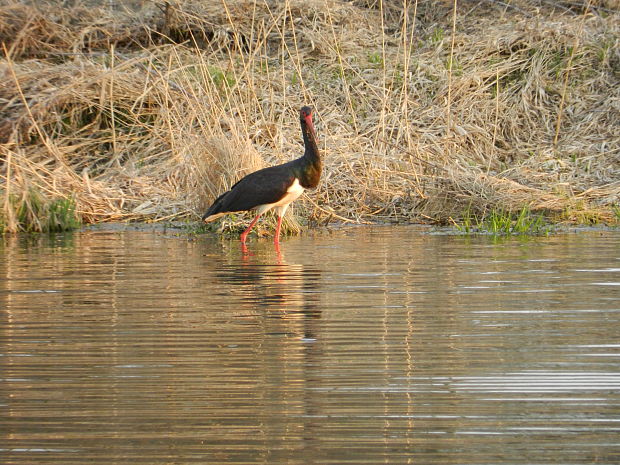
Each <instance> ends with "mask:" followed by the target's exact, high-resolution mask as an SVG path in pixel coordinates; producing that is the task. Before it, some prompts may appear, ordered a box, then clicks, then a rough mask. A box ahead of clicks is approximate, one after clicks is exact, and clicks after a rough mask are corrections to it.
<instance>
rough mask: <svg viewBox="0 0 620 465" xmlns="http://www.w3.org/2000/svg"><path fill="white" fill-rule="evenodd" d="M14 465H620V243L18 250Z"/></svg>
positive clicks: (11, 281) (88, 240) (7, 365)
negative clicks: (277, 251) (418, 464)
mask: <svg viewBox="0 0 620 465" xmlns="http://www.w3.org/2000/svg"><path fill="white" fill-rule="evenodd" d="M0 256H1V257H2V260H1V261H0V415H1V417H0V418H1V420H0V421H1V423H0V457H2V459H1V460H0V462H1V463H3V464H7V465H9V464H20V465H22V464H24V465H25V464H83V463H95V464H97V463H100V464H106V465H110V464H112V465H113V464H152V465H160V464H189V463H200V464H207V463H214V464H259V463H260V464H279V463H286V464H300V465H301V464H379V463H390V464H401V463H422V464H538V463H540V464H543V463H544V464H546V463H562V464H589V463H602V464H617V463H620V403H619V401H620V324H619V323H620V233H618V232H614V231H594V232H582V233H578V234H574V233H571V234H560V235H556V236H552V237H548V238H531V239H526V240H523V239H512V238H511V239H503V240H496V239H492V238H489V237H474V238H466V237H460V236H449V235H441V234H433V233H430V232H428V231H427V230H421V229H420V228H412V227H357V228H346V229H342V230H334V231H330V232H325V233H322V234H308V235H306V236H302V237H295V238H287V239H284V240H283V241H282V246H281V253H280V254H278V253H276V251H275V250H274V247H273V244H272V242H271V240H269V239H266V240H253V241H251V242H250V243H249V254H243V253H242V252H241V250H240V247H239V244H238V242H237V241H234V240H221V239H217V238H214V237H213V236H199V237H188V236H187V235H184V234H178V233H175V232H170V231H165V232H164V231H132V230H118V231H115V230H103V231H83V232H79V233H73V234H66V235H56V236H49V237H48V236H41V237H28V236H6V237H4V238H3V239H1V240H0Z"/></svg>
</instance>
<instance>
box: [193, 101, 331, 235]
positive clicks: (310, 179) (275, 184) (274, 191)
mask: <svg viewBox="0 0 620 465" xmlns="http://www.w3.org/2000/svg"><path fill="white" fill-rule="evenodd" d="M299 121H300V123H301V132H302V134H303V138H304V146H305V152H304V154H303V156H302V157H300V158H297V159H296V160H293V161H289V162H288V163H284V164H282V165H277V166H270V167H269V168H263V169H262V170H258V171H255V172H253V173H250V174H248V175H247V176H245V177H244V178H242V179H241V180H240V181H238V182H237V183H236V184H235V185H233V186H232V187H231V188H230V190H229V191H227V192H224V193H223V194H222V195H220V196H219V197H218V198H217V199H215V202H213V205H211V206H210V207H209V209H208V210H207V212H206V213H205V214H204V216H203V217H202V220H203V221H204V222H205V223H208V222H209V221H213V220H215V219H217V218H219V217H220V216H223V215H225V214H227V213H233V212H240V211H247V210H255V211H256V216H255V217H254V219H253V220H252V222H251V223H250V225H249V226H248V227H247V229H246V230H245V231H243V233H241V243H242V245H244V246H245V240H246V238H247V236H248V233H249V232H250V231H251V230H252V228H253V227H254V225H255V224H256V222H257V221H258V219H259V218H260V216H261V215H262V214H263V213H265V212H266V211H268V210H271V209H272V208H273V209H274V210H275V211H276V213H277V215H278V225H277V226H276V232H275V238H274V243H275V244H276V246H279V244H280V227H281V226H282V216H284V213H285V212H286V210H287V208H288V206H289V205H290V204H291V202H293V201H294V200H295V199H297V198H299V196H300V195H301V194H302V193H303V191H304V190H305V189H312V188H314V187H316V186H317V185H318V184H319V179H320V178H321V168H322V164H321V154H320V153H319V148H318V146H317V140H316V132H315V131H314V125H313V124H312V109H311V108H310V107H302V108H301V110H300V111H299Z"/></svg>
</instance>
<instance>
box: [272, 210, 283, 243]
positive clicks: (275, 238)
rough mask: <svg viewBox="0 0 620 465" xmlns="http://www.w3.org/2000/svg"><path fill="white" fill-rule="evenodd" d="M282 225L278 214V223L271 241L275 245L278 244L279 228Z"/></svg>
mask: <svg viewBox="0 0 620 465" xmlns="http://www.w3.org/2000/svg"><path fill="white" fill-rule="evenodd" d="M281 227H282V217H281V216H278V225H277V226H276V235H275V237H274V238H273V242H274V243H275V244H276V245H280V228H281Z"/></svg>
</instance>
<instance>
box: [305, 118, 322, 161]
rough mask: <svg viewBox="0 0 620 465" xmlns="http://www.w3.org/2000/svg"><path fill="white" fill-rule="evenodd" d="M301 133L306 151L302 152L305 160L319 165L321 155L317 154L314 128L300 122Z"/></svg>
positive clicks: (317, 148)
mask: <svg viewBox="0 0 620 465" xmlns="http://www.w3.org/2000/svg"><path fill="white" fill-rule="evenodd" d="M301 132H302V134H303V136H304V147H305V148H306V151H305V152H304V158H306V159H307V160H309V161H310V162H311V163H313V164H320V163H321V154H320V153H319V147H318V146H317V143H316V134H315V132H314V128H313V127H312V126H311V125H310V124H308V123H306V122H305V121H303V120H302V122H301Z"/></svg>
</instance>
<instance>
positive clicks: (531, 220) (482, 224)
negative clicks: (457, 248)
mask: <svg viewBox="0 0 620 465" xmlns="http://www.w3.org/2000/svg"><path fill="white" fill-rule="evenodd" d="M456 228H457V229H458V230H459V231H461V232H463V233H465V234H477V233H486V234H492V235H494V236H507V235H519V236H520V235H531V236H539V235H548V234H549V233H550V232H551V226H550V225H549V224H547V222H546V221H545V219H544V217H543V215H540V214H539V215H534V214H533V213H532V212H531V211H530V209H529V208H528V207H527V206H525V207H523V208H522V209H521V210H520V211H519V212H518V213H513V212H509V211H505V210H502V209H493V210H491V211H490V212H489V213H488V214H483V215H481V216H478V215H477V214H475V213H474V212H472V211H471V209H470V208H468V209H467V210H466V211H465V212H464V214H463V218H462V220H461V222H460V223H456Z"/></svg>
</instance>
